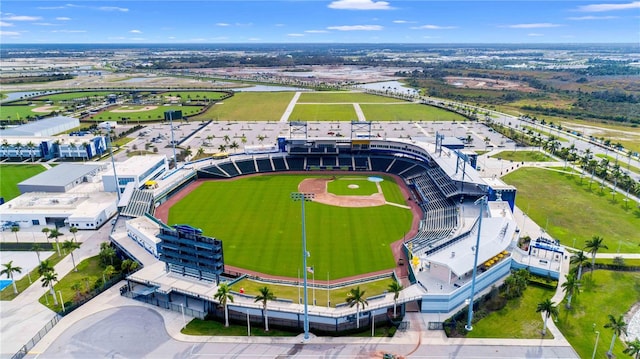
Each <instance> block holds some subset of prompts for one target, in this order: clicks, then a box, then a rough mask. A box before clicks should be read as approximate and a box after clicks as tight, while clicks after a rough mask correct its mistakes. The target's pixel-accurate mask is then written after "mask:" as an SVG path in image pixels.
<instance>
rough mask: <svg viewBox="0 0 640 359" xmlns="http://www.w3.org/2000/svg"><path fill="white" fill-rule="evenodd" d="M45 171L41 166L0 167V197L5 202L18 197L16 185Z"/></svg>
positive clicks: (4, 165)
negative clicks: (0, 179)
mask: <svg viewBox="0 0 640 359" xmlns="http://www.w3.org/2000/svg"><path fill="white" fill-rule="evenodd" d="M46 170H47V169H46V168H44V166H42V165H13V164H11V165H8V164H2V165H0V178H2V181H0V197H4V200H5V201H8V200H11V199H14V198H16V197H18V196H19V195H20V190H19V189H18V183H20V182H22V181H24V180H26V179H28V178H31V177H33V176H35V175H37V174H38V173H42V172H44V171H46Z"/></svg>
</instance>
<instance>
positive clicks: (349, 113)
mask: <svg viewBox="0 0 640 359" xmlns="http://www.w3.org/2000/svg"><path fill="white" fill-rule="evenodd" d="M357 119H358V115H357V114H356V110H355V108H353V105H352V104H343V105H334V104H326V105H304V104H303V105H300V104H297V105H296V107H295V108H294V109H293V112H292V113H291V115H290V116H289V121H311V122H313V121H356V120H357Z"/></svg>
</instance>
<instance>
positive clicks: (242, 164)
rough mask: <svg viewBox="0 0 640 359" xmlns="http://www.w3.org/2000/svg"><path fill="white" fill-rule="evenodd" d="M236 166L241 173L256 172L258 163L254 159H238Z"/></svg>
mask: <svg viewBox="0 0 640 359" xmlns="http://www.w3.org/2000/svg"><path fill="white" fill-rule="evenodd" d="M235 163H236V166H237V167H238V169H239V170H240V174H241V175H246V174H251V173H256V172H257V171H256V163H255V161H254V160H253V159H247V160H241V161H236V162H235Z"/></svg>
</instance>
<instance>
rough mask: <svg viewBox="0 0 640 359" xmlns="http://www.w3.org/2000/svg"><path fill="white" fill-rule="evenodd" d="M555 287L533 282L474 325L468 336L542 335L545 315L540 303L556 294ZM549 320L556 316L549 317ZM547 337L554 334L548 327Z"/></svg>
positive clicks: (528, 336)
mask: <svg viewBox="0 0 640 359" xmlns="http://www.w3.org/2000/svg"><path fill="white" fill-rule="evenodd" d="M554 293H555V291H554V290H552V289H546V288H542V287H539V286H536V285H529V286H528V287H527V289H526V290H525V291H524V294H523V295H522V297H519V298H516V299H512V300H510V301H508V302H507V305H506V306H505V307H504V308H502V309H500V310H498V311H495V312H493V313H491V314H489V315H487V316H486V317H484V318H483V319H482V320H480V321H478V322H477V323H475V324H474V325H473V330H472V331H471V332H469V333H467V336H466V337H467V338H509V339H538V338H542V334H541V333H542V326H543V322H542V317H541V315H540V313H536V307H537V305H538V303H540V302H542V301H543V300H545V299H547V298H551V297H553V294H554ZM549 320H552V319H551V318H549ZM545 338H553V335H552V334H551V333H549V331H547V335H546V336H545Z"/></svg>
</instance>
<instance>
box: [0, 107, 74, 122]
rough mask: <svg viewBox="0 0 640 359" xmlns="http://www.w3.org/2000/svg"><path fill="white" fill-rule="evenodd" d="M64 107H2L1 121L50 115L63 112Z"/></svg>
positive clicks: (0, 112)
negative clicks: (54, 112)
mask: <svg viewBox="0 0 640 359" xmlns="http://www.w3.org/2000/svg"><path fill="white" fill-rule="evenodd" d="M63 110H64V107H63V106H49V105H43V106H39V105H17V106H0V120H7V121H17V120H24V119H28V118H35V117H36V116H44V115H48V114H50V113H51V112H53V111H63Z"/></svg>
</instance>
